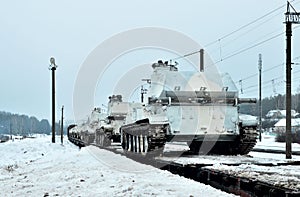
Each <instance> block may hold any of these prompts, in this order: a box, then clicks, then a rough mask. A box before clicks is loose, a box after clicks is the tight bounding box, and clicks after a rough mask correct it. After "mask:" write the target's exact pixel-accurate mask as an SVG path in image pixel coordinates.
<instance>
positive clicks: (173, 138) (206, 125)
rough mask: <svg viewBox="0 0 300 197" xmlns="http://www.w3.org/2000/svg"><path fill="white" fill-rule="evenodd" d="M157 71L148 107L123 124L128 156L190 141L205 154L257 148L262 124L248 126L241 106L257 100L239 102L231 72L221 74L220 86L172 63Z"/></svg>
mask: <svg viewBox="0 0 300 197" xmlns="http://www.w3.org/2000/svg"><path fill="white" fill-rule="evenodd" d="M152 68H153V73H152V75H151V84H150V88H149V91H148V93H147V97H148V101H147V103H145V104H144V105H141V104H140V105H137V104H136V105H130V109H129V112H128V114H127V118H126V124H125V125H123V126H121V135H122V147H123V149H124V150H125V151H126V152H128V151H130V152H134V153H138V154H146V153H147V152H150V151H154V152H161V151H162V150H163V147H164V145H165V144H166V142H186V143H187V145H188V146H189V148H190V151H191V152H193V153H199V152H200V153H202V154H206V153H213V154H233V155H235V154H247V153H248V152H249V151H250V150H251V149H252V148H253V146H254V145H255V143H256V138H257V131H256V127H257V121H248V122H247V123H245V124H243V120H242V119H240V118H239V113H238V105H239V104H240V103H245V102H246V103H255V102H256V99H239V97H238V90H237V88H236V86H235V84H234V82H233V81H232V79H231V77H230V76H229V75H228V74H223V75H221V76H220V78H221V81H222V84H221V85H220V84H218V83H216V82H214V81H212V80H209V79H208V78H207V76H205V73H204V72H193V71H185V72H179V71H178V68H177V67H176V66H175V65H170V64H168V62H165V63H163V62H162V61H158V63H154V64H152ZM248 120H249V119H248Z"/></svg>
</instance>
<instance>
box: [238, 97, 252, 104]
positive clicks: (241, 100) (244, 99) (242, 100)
mask: <svg viewBox="0 0 300 197" xmlns="http://www.w3.org/2000/svg"><path fill="white" fill-rule="evenodd" d="M243 103H257V99H256V98H239V99H238V104H243Z"/></svg>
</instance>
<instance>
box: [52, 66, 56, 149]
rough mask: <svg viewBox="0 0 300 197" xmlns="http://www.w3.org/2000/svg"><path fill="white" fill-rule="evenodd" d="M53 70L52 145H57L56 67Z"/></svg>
mask: <svg viewBox="0 0 300 197" xmlns="http://www.w3.org/2000/svg"><path fill="white" fill-rule="evenodd" d="M51 70H52V143H55V70H56V68H55V66H53V67H52V68H51Z"/></svg>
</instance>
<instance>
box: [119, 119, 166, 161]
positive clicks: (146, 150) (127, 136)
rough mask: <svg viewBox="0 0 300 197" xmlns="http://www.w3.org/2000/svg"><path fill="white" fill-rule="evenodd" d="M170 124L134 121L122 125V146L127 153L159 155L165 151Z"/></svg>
mask: <svg viewBox="0 0 300 197" xmlns="http://www.w3.org/2000/svg"><path fill="white" fill-rule="evenodd" d="M167 128H168V125H166V124H149V122H141V123H132V124H128V125H124V126H122V127H121V128H120V129H121V135H122V136H121V137H122V140H121V141H122V148H123V150H124V152H125V153H128V154H130V153H133V154H136V155H147V156H150V155H151V156H157V155H160V154H161V153H162V152H163V148H164V145H165V143H166V134H167V130H168V129H167Z"/></svg>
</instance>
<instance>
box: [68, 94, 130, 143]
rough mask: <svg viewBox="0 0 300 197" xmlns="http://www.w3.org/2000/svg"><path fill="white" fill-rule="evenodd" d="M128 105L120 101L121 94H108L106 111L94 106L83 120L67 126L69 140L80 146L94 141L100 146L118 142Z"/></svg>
mask: <svg viewBox="0 0 300 197" xmlns="http://www.w3.org/2000/svg"><path fill="white" fill-rule="evenodd" d="M128 105H129V104H128V103H127V102H123V101H122V96H121V95H112V96H110V97H109V102H108V106H107V112H106V113H104V112H103V111H102V110H101V109H100V108H94V109H93V110H92V112H91V114H90V116H89V117H88V119H87V120H86V121H85V122H83V123H81V124H79V125H76V124H73V125H70V126H69V127H68V138H69V140H70V141H72V142H74V143H75V144H78V145H81V146H83V145H89V144H92V143H95V144H97V145H98V146H102V147H106V146H109V145H111V142H120V141H121V137H120V132H119V131H120V127H121V125H123V124H124V123H125V118H126V114H127V112H128Z"/></svg>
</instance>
